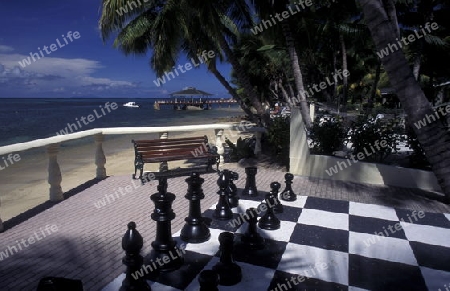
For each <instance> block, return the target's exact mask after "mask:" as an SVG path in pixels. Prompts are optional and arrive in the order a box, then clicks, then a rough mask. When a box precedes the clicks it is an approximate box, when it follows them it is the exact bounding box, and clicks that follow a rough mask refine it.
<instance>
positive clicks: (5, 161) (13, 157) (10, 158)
mask: <svg viewBox="0 0 450 291" xmlns="http://www.w3.org/2000/svg"><path fill="white" fill-rule="evenodd" d="M2 159H3V165H4V167H3V166H2V165H1V164H0V171H1V170H4V169H6V168H7V167H9V166H11V165H13V164H14V162H16V163H17V162H19V161H20V155H19V154H14V155H13V154H9V155H8V157H7V158H6V159H5V157H2ZM8 162H9V163H8Z"/></svg>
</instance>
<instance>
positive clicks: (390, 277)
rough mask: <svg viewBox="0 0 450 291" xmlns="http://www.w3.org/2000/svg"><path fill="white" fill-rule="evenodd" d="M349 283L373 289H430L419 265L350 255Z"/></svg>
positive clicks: (388, 290) (393, 290)
mask: <svg viewBox="0 0 450 291" xmlns="http://www.w3.org/2000/svg"><path fill="white" fill-rule="evenodd" d="M349 285H350V286H355V287H359V288H363V289H367V290H371V291H400V290H405V291H406V290H408V291H428V288H427V287H426V284H425V280H424V279H423V277H422V273H421V271H420V268H419V267H418V266H411V265H406V264H402V263H395V262H389V261H384V260H379V259H373V258H366V257H363V256H359V255H354V254H350V255H349Z"/></svg>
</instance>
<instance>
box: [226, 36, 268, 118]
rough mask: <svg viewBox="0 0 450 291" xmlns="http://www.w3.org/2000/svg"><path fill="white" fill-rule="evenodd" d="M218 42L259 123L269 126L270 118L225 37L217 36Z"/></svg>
mask: <svg viewBox="0 0 450 291" xmlns="http://www.w3.org/2000/svg"><path fill="white" fill-rule="evenodd" d="M219 42H220V46H221V48H222V50H223V51H224V53H225V55H226V56H227V59H228V61H229V62H230V64H231V65H232V66H233V69H234V70H235V72H236V76H237V78H238V80H239V83H240V84H241V85H242V87H243V88H244V91H245V94H246V95H247V97H248V98H249V99H250V102H251V104H252V105H253V107H254V108H255V110H256V112H257V114H258V115H259V116H260V117H261V122H262V123H263V124H264V125H268V124H270V116H269V114H268V113H266V111H265V110H264V107H263V105H262V103H261V101H260V100H259V98H258V95H257V94H256V92H255V91H254V90H253V87H252V85H251V84H250V80H249V78H248V76H247V74H245V72H244V69H243V68H242V66H241V64H240V63H239V61H238V60H237V58H236V57H235V55H234V53H233V51H232V50H231V48H230V46H229V45H228V42H227V41H226V39H225V37H224V36H223V35H219Z"/></svg>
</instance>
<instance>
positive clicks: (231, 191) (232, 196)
mask: <svg viewBox="0 0 450 291" xmlns="http://www.w3.org/2000/svg"><path fill="white" fill-rule="evenodd" d="M224 171H228V170H224ZM228 177H229V179H230V182H229V183H228V203H229V204H230V207H231V208H235V207H238V205H239V197H238V196H237V187H236V185H235V184H234V183H233V181H236V180H237V179H239V174H238V173H236V172H233V171H229V176H228Z"/></svg>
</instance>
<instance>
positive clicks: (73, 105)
mask: <svg viewBox="0 0 450 291" xmlns="http://www.w3.org/2000/svg"><path fill="white" fill-rule="evenodd" d="M158 100H162V99H161V98H159V99H158ZM129 101H135V102H136V103H138V104H139V105H140V107H139V108H127V107H123V106H122V105H123V104H124V103H126V102H129ZM0 102H1V106H0V146H4V145H9V144H14V143H19V142H27V141H31V140H34V139H39V138H47V137H51V136H55V135H57V133H60V134H61V133H62V132H61V131H65V132H66V133H72V132H78V131H83V130H88V129H93V128H104V127H130V126H136V127H139V126H174V125H188V124H205V123H212V122H214V119H216V118H222V117H228V116H237V115H243V112H242V110H241V109H240V108H239V106H238V105H232V106H231V107H228V106H223V107H222V108H219V106H217V105H213V107H212V110H199V111H196V110H191V111H188V110H186V111H185V110H173V109H172V108H169V107H167V108H161V110H154V109H153V103H154V99H151V98H149V99H135V100H133V99H129V98H128V99H124V98H121V99H118V98H115V99H113V98H108V99H107V98H102V99H82V98H77V99H75V98H67V99H55V98H48V99H37V98H33V99H28V98H23V99H19V98H16V99H0ZM106 102H109V103H110V104H111V103H112V102H115V103H117V105H118V107H117V109H115V110H112V109H110V111H108V110H107V109H106V108H105V103H106ZM89 115H91V117H90V118H91V119H90V120H89V119H88V116H89ZM69 125H71V126H69Z"/></svg>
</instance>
